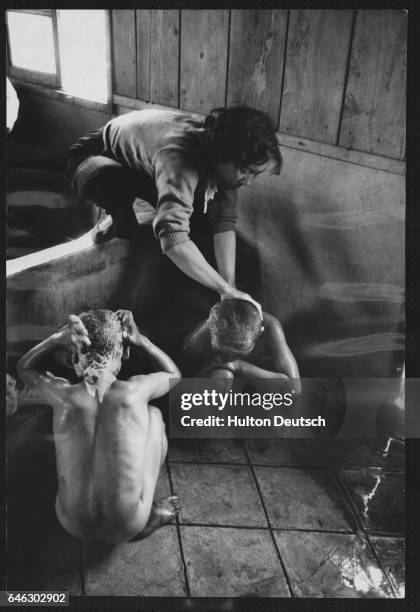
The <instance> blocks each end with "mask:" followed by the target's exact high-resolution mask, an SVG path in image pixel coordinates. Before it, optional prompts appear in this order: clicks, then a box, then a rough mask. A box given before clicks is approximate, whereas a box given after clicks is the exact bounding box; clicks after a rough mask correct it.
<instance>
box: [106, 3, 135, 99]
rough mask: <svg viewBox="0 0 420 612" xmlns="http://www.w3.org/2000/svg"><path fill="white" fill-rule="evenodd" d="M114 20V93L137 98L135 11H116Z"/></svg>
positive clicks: (113, 16) (113, 15) (112, 16)
mask: <svg viewBox="0 0 420 612" xmlns="http://www.w3.org/2000/svg"><path fill="white" fill-rule="evenodd" d="M111 18H112V55H113V64H114V70H113V78H114V92H115V93H117V94H120V95H122V96H129V97H130V98H135V97H136V93H137V86H136V81H137V79H136V19H135V11H134V10H115V11H112V13H111Z"/></svg>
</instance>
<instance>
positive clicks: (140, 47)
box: [136, 10, 152, 101]
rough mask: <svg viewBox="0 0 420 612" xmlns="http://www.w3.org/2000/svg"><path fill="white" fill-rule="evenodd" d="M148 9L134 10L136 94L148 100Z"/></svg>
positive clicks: (149, 12)
mask: <svg viewBox="0 0 420 612" xmlns="http://www.w3.org/2000/svg"><path fill="white" fill-rule="evenodd" d="M151 13H152V11H149V10H139V11H136V31H137V96H136V97H138V98H141V99H142V100H147V101H149V100H150V22H151Z"/></svg>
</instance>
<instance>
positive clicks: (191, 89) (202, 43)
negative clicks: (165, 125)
mask: <svg viewBox="0 0 420 612" xmlns="http://www.w3.org/2000/svg"><path fill="white" fill-rule="evenodd" d="M228 23H229V11H227V10H208V11H205V10H199V11H194V10H183V11H181V92H180V106H181V108H184V109H186V110H191V111H196V112H199V113H207V112H208V111H209V110H210V109H211V108H212V107H214V106H224V104H225V91H226V68H227V46H228Z"/></svg>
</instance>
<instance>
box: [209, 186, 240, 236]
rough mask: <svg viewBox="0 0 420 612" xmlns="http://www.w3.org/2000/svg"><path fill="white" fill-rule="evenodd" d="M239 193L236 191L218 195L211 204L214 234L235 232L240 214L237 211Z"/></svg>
mask: <svg viewBox="0 0 420 612" xmlns="http://www.w3.org/2000/svg"><path fill="white" fill-rule="evenodd" d="M237 200H238V192H237V190H236V189H233V190H229V191H223V192H221V193H220V192H219V193H216V195H215V197H214V199H213V201H212V202H211V203H210V204H209V211H210V218H211V225H212V230H213V234H221V233H223V232H230V231H235V225H236V220H237V218H238V213H237V210H236V206H237Z"/></svg>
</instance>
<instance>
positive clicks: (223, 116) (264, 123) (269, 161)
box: [204, 106, 283, 189]
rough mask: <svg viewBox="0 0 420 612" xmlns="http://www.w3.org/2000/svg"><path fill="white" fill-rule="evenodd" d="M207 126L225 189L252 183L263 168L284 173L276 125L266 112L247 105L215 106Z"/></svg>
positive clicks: (267, 170) (265, 170)
mask: <svg viewBox="0 0 420 612" xmlns="http://www.w3.org/2000/svg"><path fill="white" fill-rule="evenodd" d="M204 127H206V128H207V132H208V138H209V142H210V145H211V147H212V150H213V154H214V156H215V162H216V167H217V169H218V174H219V175H220V179H221V182H222V186H223V187H224V188H225V189H237V188H238V187H240V186H241V185H248V184H250V182H251V181H252V179H253V178H255V176H257V175H258V174H260V173H262V172H270V173H272V174H273V173H274V174H280V170H281V166H282V161H283V160H282V156H281V153H280V149H279V143H278V140H277V135H276V129H275V126H274V124H273V122H272V121H271V119H270V117H269V116H268V115H267V114H266V113H263V112H262V111H259V110H256V109H254V108H248V107H246V106H233V107H231V108H215V109H213V110H212V111H211V113H210V114H209V115H208V116H207V117H206V119H205V121H204Z"/></svg>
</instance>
